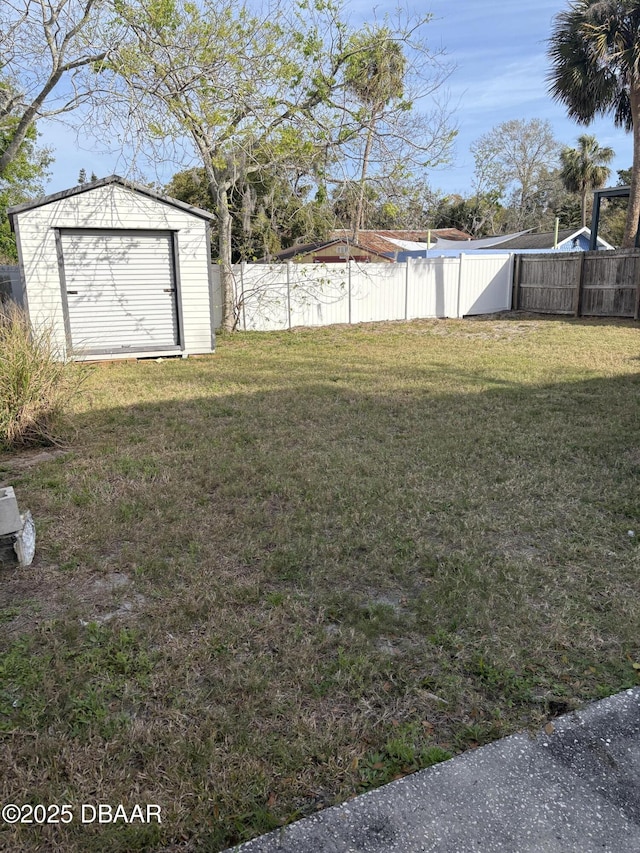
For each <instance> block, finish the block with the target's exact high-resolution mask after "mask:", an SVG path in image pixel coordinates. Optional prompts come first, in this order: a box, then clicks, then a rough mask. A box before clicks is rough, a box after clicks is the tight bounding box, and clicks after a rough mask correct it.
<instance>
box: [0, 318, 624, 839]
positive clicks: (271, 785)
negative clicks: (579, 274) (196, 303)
mask: <svg viewBox="0 0 640 853" xmlns="http://www.w3.org/2000/svg"><path fill="white" fill-rule="evenodd" d="M85 389H86V393H85V395H84V397H83V398H82V400H81V401H80V402H79V404H78V409H77V411H76V412H75V413H74V417H73V427H74V435H73V438H72V439H71V441H70V452H69V453H67V454H66V455H59V456H56V457H54V458H50V459H45V460H44V461H42V460H40V461H38V460H37V459H36V460H34V459H29V458H27V459H25V458H24V457H23V458H18V459H12V458H11V457H4V458H3V459H2V460H0V462H1V465H2V470H3V474H2V476H3V479H4V482H5V483H11V484H12V485H13V486H14V487H15V489H16V494H17V496H18V499H19V502H20V505H21V507H22V508H26V507H28V508H30V509H31V510H32V512H33V515H34V518H35V520H36V525H37V527H38V535H39V540H38V555H37V558H36V562H35V563H34V565H33V567H32V568H31V569H29V570H17V569H13V568H7V567H4V568H2V569H1V575H0V580H1V581H2V583H1V587H0V624H1V625H2V638H1V640H0V652H1V654H0V750H1V752H0V755H1V759H0V761H1V768H0V769H1V772H0V787H1V795H2V796H1V797H0V799H1V800H2V801H3V802H5V803H6V802H11V803H22V802H27V803H32V804H35V803H45V804H47V803H59V804H60V803H70V804H72V805H73V807H74V809H75V810H76V812H75V813H76V815H77V814H78V809H79V804H81V803H98V802H103V803H110V804H112V805H114V806H115V805H116V804H118V803H123V804H125V805H127V807H130V806H132V805H133V804H135V803H142V804H146V803H152V804H159V805H160V806H161V807H162V821H163V822H162V825H161V826H157V825H149V826H141V825H140V824H137V825H125V824H122V823H119V824H116V825H105V826H101V827H99V826H97V825H81V824H80V822H79V820H78V819H77V818H76V819H75V820H74V821H73V822H72V823H71V824H69V825H67V826H61V825H58V826H47V827H39V826H17V827H8V826H7V825H1V826H0V848H1V849H7V850H9V849H10V850H12V851H29V853H31V851H37V850H43V851H58V850H59V851H65V853H73V851H82V853H85V851H90V853H91V852H92V851H104V852H105V853H107V851H109V853H133V851H204V850H207V851H219V850H222V849H223V848H225V847H227V846H231V845H232V844H234V843H236V842H239V841H241V840H246V839H247V838H250V837H252V836H254V835H257V834H259V833H262V832H265V831H266V830H269V829H272V828H274V827H277V826H279V825H281V824H283V823H285V822H287V821H290V820H293V819H295V818H298V817H300V816H302V815H306V814H309V813H312V812H314V811H316V810H317V809H320V808H323V807H325V806H328V805H331V804H334V803H336V802H338V801H341V800H344V799H346V798H348V797H350V796H352V795H354V794H356V793H359V792H361V791H364V790H367V789H369V788H372V787H375V786H378V785H380V784H383V783H385V782H388V781H390V780H392V779H394V778H396V777H399V776H401V775H403V774H406V773H410V772H412V771H414V770H417V769H418V768H421V767H426V766H428V765H430V764H433V763H434V762H437V761H440V760H442V759H444V758H447V757H449V756H451V755H454V754H455V753H458V752H460V751H462V750H465V749H469V748H472V747H474V746H477V745H479V744H483V743H486V742H488V741H490V740H493V739H495V738H498V737H502V736H503V735H506V734H509V733H511V732H514V731H516V730H518V729H522V728H525V727H531V728H532V729H535V728H537V727H539V726H541V725H542V724H544V721H545V720H546V719H548V718H549V717H552V716H554V715H557V714H559V713H564V712H566V711H567V710H569V709H571V708H574V707H577V706H578V705H580V704H581V703H584V702H587V701H590V700H593V699H598V698H601V697H603V696H606V695H608V694H610V693H614V692H617V691H619V690H621V689H623V688H626V687H630V686H633V685H634V684H637V683H638V661H639V660H640V606H639V605H638V592H639V586H640V546H639V544H638V543H639V542H640V489H639V487H638V475H639V473H640V396H639V392H640V331H639V330H638V326H637V324H636V325H634V324H633V323H631V322H615V321H610V322H604V321H603V322H600V321H573V320H569V321H562V320H556V319H532V318H530V317H529V318H528V317H517V316H515V317H512V318H509V319H497V318H490V319H476V320H470V321H454V320H451V321H419V322H415V323H408V324H404V323H398V324H395V323H393V324H392V323H390V324H372V325H368V326H361V327H354V328H345V327H333V328H325V329H319V330H294V331H292V332H287V333H282V334H280V333H268V334H259V333H253V334H251V333H250V334H235V335H233V336H232V337H225V338H221V339H220V340H219V346H218V352H217V354H216V355H215V356H211V357H205V358H201V359H190V360H187V361H181V360H165V361H162V362H160V363H156V362H155V361H147V362H140V363H137V364H136V363H127V364H121V365H111V366H109V365H105V366H98V367H93V368H91V372H90V376H89V378H88V381H87V384H86V386H85ZM630 531H632V532H633V533H635V535H630ZM2 833H4V835H3V834H2ZM3 845H5V846H4V847H3Z"/></svg>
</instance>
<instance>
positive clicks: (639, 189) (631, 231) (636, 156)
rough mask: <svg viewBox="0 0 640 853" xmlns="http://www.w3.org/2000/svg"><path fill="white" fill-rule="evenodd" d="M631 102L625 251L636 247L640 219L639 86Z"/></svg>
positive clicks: (636, 87)
mask: <svg viewBox="0 0 640 853" xmlns="http://www.w3.org/2000/svg"><path fill="white" fill-rule="evenodd" d="M630 101H631V115H632V117H633V169H632V171H631V191H630V193H629V205H628V207H627V220H626V222H625V226H624V237H623V238H622V248H623V249H632V248H633V247H634V246H635V244H636V234H637V233H638V220H639V219H640V86H638V85H637V84H635V85H632V86H631V92H630Z"/></svg>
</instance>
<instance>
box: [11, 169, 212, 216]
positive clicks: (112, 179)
mask: <svg viewBox="0 0 640 853" xmlns="http://www.w3.org/2000/svg"><path fill="white" fill-rule="evenodd" d="M109 184H117V185H118V186H121V187H124V188H125V189H129V190H133V191H134V192H137V193H140V194H141V195H146V196H148V197H149V198H153V199H155V200H156V201H159V202H162V203H163V204H168V205H170V206H171V207H178V208H180V209H181V210H187V211H188V212H189V213H192V214H193V215H194V216H199V217H200V218H201V219H215V215H214V214H213V213H209V211H208V210H202V209H201V208H199V207H193V205H191V204H186V203H185V202H184V201H178V199H176V198H170V197H169V196H165V195H162V194H161V193H158V192H156V191H155V190H152V189H150V188H149V187H145V186H143V185H142V184H136V183H135V182H134V181H129V180H127V179H126V178H121V177H120V175H110V176H109V177H108V178H99V179H98V180H97V181H88V182H87V183H86V184H78V186H77V187H72V188H71V189H70V190H62V192H58V193H53V195H47V196H44V197H43V198H38V199H34V200H33V201H27V202H24V204H18V205H16V206H15V207H10V208H9V210H8V215H9V220H10V221H11V225H12V227H13V217H14V216H15V214H16V213H22V212H23V211H25V210H32V209H33V208H36V207H42V206H43V205H45V204H51V203H52V202H54V201H60V200H61V199H64V198H71V196H74V195H79V194H80V193H86V192H89V191H90V190H95V189H97V188H98V187H106V186H108V185H109Z"/></svg>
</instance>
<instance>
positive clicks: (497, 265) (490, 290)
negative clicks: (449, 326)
mask: <svg viewBox="0 0 640 853" xmlns="http://www.w3.org/2000/svg"><path fill="white" fill-rule="evenodd" d="M512 286H513V255H493V254H491V255H480V256H476V255H464V254H463V255H460V295H459V298H458V310H457V313H456V314H455V315H454V316H457V317H466V316H467V315H469V314H493V313H494V312H495V311H504V310H505V309H506V308H510V307H511V290H512Z"/></svg>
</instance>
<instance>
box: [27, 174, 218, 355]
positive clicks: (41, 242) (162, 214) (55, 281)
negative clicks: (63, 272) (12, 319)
mask: <svg viewBox="0 0 640 853" xmlns="http://www.w3.org/2000/svg"><path fill="white" fill-rule="evenodd" d="M17 221H18V230H19V234H20V248H21V260H22V265H23V269H24V278H25V284H26V289H27V294H28V301H29V314H30V317H31V321H32V323H34V325H36V326H37V325H38V324H41V323H43V322H53V323H54V325H55V329H56V340H57V343H58V344H59V347H60V350H61V351H62V352H63V351H65V333H64V318H63V310H62V295H61V287H60V274H59V270H58V261H57V254H56V239H55V234H56V231H55V229H57V228H110V229H111V228H113V229H144V230H165V231H166V230H172V231H177V232H178V234H177V243H178V269H179V276H180V290H181V297H182V301H181V306H182V319H183V324H184V348H185V351H186V352H187V353H202V352H211V348H212V346H211V337H212V330H211V320H210V317H211V307H210V300H209V281H208V275H207V268H208V264H209V258H208V246H207V239H206V222H205V220H204V219H200V218H199V217H196V216H193V215H191V214H189V213H188V212H186V211H181V210H180V209H178V208H176V207H172V206H170V205H168V204H164V203H163V202H161V201H157V200H155V199H152V198H148V197H147V196H143V195H140V194H139V193H136V192H134V191H133V190H129V189H127V188H126V187H122V186H119V185H117V184H110V185H108V186H104V187H98V188H96V189H94V190H89V191H87V192H84V193H80V194H78V195H74V196H70V197H68V198H64V199H60V200H58V201H54V202H51V203H49V204H46V205H43V206H42V207H37V208H34V209H32V210H26V211H23V212H22V213H19V214H18V215H17Z"/></svg>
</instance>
